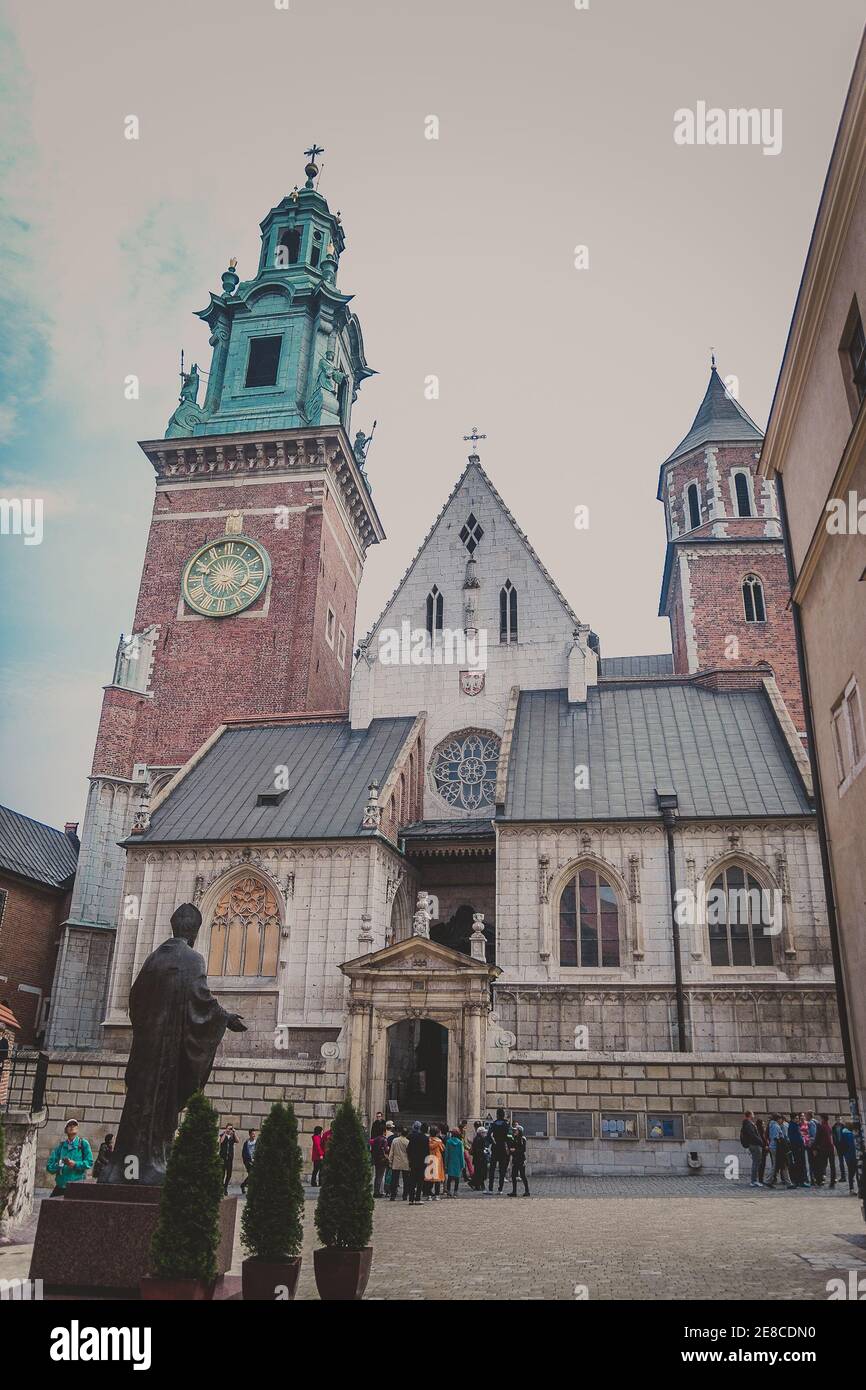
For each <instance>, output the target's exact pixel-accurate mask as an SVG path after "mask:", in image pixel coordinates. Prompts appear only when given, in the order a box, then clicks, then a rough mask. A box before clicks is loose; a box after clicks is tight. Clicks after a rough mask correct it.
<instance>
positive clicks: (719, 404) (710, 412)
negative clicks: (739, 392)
mask: <svg viewBox="0 0 866 1390" xmlns="http://www.w3.org/2000/svg"><path fill="white" fill-rule="evenodd" d="M763 437H764V436H763V434H762V433H761V431H760V430H759V429H758V426H757V425H756V424H755V422H754V420H753V419H752V418H751V416H749V415H747V414H746V412H745V410H743V407H742V406H741V405H740V403H739V402H738V401H735V400H734V398H733V396H729V395H728V393H727V391H726V390H725V383H724V382H723V381H722V379H721V377H720V376H719V374H718V372H717V371H716V369H715V367H713V369H712V371H711V372H710V380H709V385H708V386H707V389H706V392H705V394H704V399H703V400H702V401H701V404H700V406H699V407H698V413H697V415H696V416H695V418H694V420H693V421H692V425H691V429H690V430H689V432H688V434H687V435H686V437H685V439H682V440H681V441H680V443H679V444H678V445H677V447H676V448H675V449H674V451H673V453H672V454H668V457H667V458H666V459H665V463H672V462H673V460H674V459H677V458H681V457H682V455H683V454H688V453H691V451H692V449H698V448H700V446H701V445H702V444H727V443H751V442H752V441H755V442H759V441H760V440H762V439H763ZM662 467H664V464H662Z"/></svg>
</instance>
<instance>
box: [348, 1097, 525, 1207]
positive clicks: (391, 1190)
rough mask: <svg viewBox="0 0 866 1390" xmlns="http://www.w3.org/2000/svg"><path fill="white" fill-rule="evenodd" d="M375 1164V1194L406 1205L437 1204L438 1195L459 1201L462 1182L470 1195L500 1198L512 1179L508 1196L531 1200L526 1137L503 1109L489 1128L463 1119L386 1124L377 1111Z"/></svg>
mask: <svg viewBox="0 0 866 1390" xmlns="http://www.w3.org/2000/svg"><path fill="white" fill-rule="evenodd" d="M370 1157H371V1159H372V1163H373V1196H374V1197H387V1198H389V1199H390V1200H391V1201H392V1202H396V1200H397V1198H398V1196H399V1197H401V1199H402V1201H404V1202H408V1203H409V1205H410V1206H416V1207H417V1206H420V1205H421V1203H422V1202H438V1201H439V1198H440V1197H446V1198H447V1197H451V1198H453V1197H459V1195H460V1184H461V1182H462V1183H463V1184H464V1187H468V1188H469V1189H470V1190H471V1191H473V1192H485V1193H487V1194H488V1195H491V1194H492V1193H493V1190H494V1187H496V1191H497V1193H498V1195H499V1196H500V1197H501V1196H502V1195H503V1192H504V1188H505V1183H506V1179H507V1178H509V1177H510V1179H511V1191H510V1192H509V1193H507V1196H509V1197H516V1196H517V1184H518V1182H519V1183H520V1184H521V1186H522V1189H523V1190H522V1194H521V1195H522V1196H524V1197H528V1196H529V1181H528V1179H527V1176H526V1135H525V1134H524V1132H523V1127H522V1126H521V1125H519V1124H510V1123H509V1122H508V1120H507V1119H506V1118H505V1111H504V1110H502V1109H499V1110H497V1112H496V1119H495V1120H493V1121H492V1122H491V1123H490V1125H484V1124H483V1123H482V1122H481V1120H476V1121H475V1122H474V1124H473V1126H472V1131H471V1133H470V1130H469V1121H468V1120H461V1121H460V1123H459V1124H457V1125H455V1126H454V1128H449V1127H448V1126H447V1125H444V1124H427V1123H425V1122H424V1121H423V1120H416V1121H415V1122H414V1124H413V1125H412V1127H411V1129H408V1128H407V1127H406V1126H405V1125H396V1124H395V1123H394V1121H393V1120H386V1119H385V1118H384V1116H383V1115H382V1113H381V1111H380V1112H379V1114H377V1116H376V1118H375V1120H374V1121H373V1124H372V1127H371V1129H370Z"/></svg>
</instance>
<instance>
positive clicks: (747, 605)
mask: <svg viewBox="0 0 866 1390" xmlns="http://www.w3.org/2000/svg"><path fill="white" fill-rule="evenodd" d="M743 612H744V613H745V615H746V622H747V623H765V622H766V621H767V610H766V608H765V607H764V586H763V584H762V583H761V581H760V579H759V578H758V576H757V575H756V574H747V575H746V577H745V579H744V580H743Z"/></svg>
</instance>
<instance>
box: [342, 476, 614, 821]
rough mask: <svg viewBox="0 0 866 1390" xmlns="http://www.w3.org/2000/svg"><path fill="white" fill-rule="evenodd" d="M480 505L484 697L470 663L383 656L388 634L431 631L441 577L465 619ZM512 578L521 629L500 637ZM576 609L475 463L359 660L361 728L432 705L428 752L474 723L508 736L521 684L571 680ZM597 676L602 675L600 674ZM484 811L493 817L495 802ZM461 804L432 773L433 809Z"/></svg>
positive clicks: (455, 612) (446, 616)
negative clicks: (467, 688)
mask: <svg viewBox="0 0 866 1390" xmlns="http://www.w3.org/2000/svg"><path fill="white" fill-rule="evenodd" d="M470 513H471V514H472V515H473V516H474V517H475V518H476V520H477V521H478V522H479V523H480V525H481V527H482V528H483V531H484V535H483V537H482V539H481V541H480V543H479V545H478V547H477V549H476V550H475V551H474V559H475V568H476V575H477V579H478V583H479V586H480V587H479V589H478V590H477V591H476V592H477V624H478V628H479V630H484V631H486V634H487V669H486V672H485V677H484V688H483V690H482V691H481V692H480V693H479V694H476V695H469V694H465V693H464V692H463V690H462V689H461V683H460V670H461V664H462V665H463V666H464V668H465V666H466V663H459V662H458V663H456V664H447V665H440V666H435V665H432V664H431V665H412V664H406V665H403V664H395V665H392V664H385V663H383V662H381V661H380V660H379V659H378V658H379V652H380V634H381V633H382V632H383V631H384V630H386V629H388V630H394V631H397V632H400V630H401V624H402V623H403V622H408V623H409V625H410V628H411V629H418V628H420V629H422V630H423V629H425V627H426V612H427V607H426V605H427V595H428V594H429V593H430V592H431V590H432V588H433V586H434V585H436V587H437V589H438V590H439V592H440V593H441V594H442V596H443V625H444V627H445V628H446V629H452V630H455V629H462V628H463V626H464V591H463V584H464V580H465V577H466V564H467V561H468V559H469V552H468V551H467V550H466V547H465V545H464V544H463V542H462V541H461V539H460V531H461V529H462V527H463V525H464V524H465V522H466V521H467V518H468V517H469V515H470ZM506 580H510V581H511V583H512V585H513V586H514V588H515V589H516V590H517V602H518V637H519V641H518V642H516V643H512V644H500V641H499V592H500V589H501V588H502V586H503V585H504V584H505V582H506ZM575 627H576V621H575V616H574V614H573V613H572V612H571V610H570V609H569V607H568V605H567V604H566V602H565V600H564V599H563V597H562V595H561V594H560V593H559V592H558V591H557V588H556V586H555V584H554V583H553V580H552V579H551V577H550V575H548V574H547V572H546V571H545V570H544V568H543V566H542V564H541V562H540V561H539V560H538V558H537V557H536V556H535V555H534V553H533V552H532V550H531V549H530V547H529V546H528V545H527V543H526V541H525V540H524V539H523V537H522V535H521V533H520V531H519V530H518V529H517V527H516V524H515V522H514V521H513V519H512V518H511V516H510V515H509V513H508V511H507V509H506V508H505V506H504V505H503V503H502V501H501V500H500V499H499V498H498V496H497V495H496V493H495V492H494V491H493V490H492V489H491V487H490V486H489V484H488V482H487V480H486V478H485V476H484V475H483V473H482V472H481V471H480V469H477V468H474V467H470V468H469V469H468V470H467V472H466V475H465V476H464V478H463V480H462V482H461V484H460V486H459V487H458V488H457V490H456V492H455V493H454V495H453V497H452V498H451V500H450V501H449V503H448V505H447V506H446V508H445V510H444V512H443V514H442V516H441V517H440V519H439V521H438V523H437V524H436V526H435V527H434V529H433V531H432V532H431V534H430V536H429V537H428V539H427V541H426V542H425V544H424V545H423V547H422V549H421V551H420V553H419V554H418V556H417V558H416V560H415V562H414V564H413V565H412V567H411V569H410V570H409V573H408V574H407V575H406V578H405V579H404V580H403V582H402V584H401V585H400V587H399V588H398V590H397V592H396V593H395V594H394V596H393V598H392V599H391V600H390V601H389V603H388V605H387V607H386V608H385V611H384V612H383V614H382V616H381V618H380V619H379V622H378V623H377V625H376V627H374V629H373V630H372V633H371V634H370V637H369V643H368V645H367V647H366V656H367V658H369V660H367V659H365V657H364V656H362V657H361V659H360V660H359V661H358V663H357V664H356V667H355V671H354V674H353V678H352V695H351V719H352V724H353V727H356V728H359V727H366V726H367V724H369V722H370V720H371V719H376V718H382V717H384V716H391V715H405V714H416V713H418V712H419V711H420V710H426V711H427V728H426V733H425V745H426V750H427V757H428V760H429V759H430V757H432V754H433V751H434V750H435V748H436V746H437V745H438V744H439V743H440V742H441V741H442V740H443V739H444V738H446V737H447V736H448V735H449V734H452V733H455V732H457V731H458V730H460V729H464V728H479V729H485V730H490V731H491V732H492V733H495V734H497V735H499V736H500V737H501V735H502V732H503V728H504V725H505V714H506V710H507V707H508V698H509V693H510V691H511V688H512V686H515V685H517V686H520V687H522V688H524V689H529V690H556V689H564V688H566V687H567V686H568V684H569V654H570V652H571V650H572V647H573V645H574V629H575ZM590 678H591V679H592V678H594V673H591V676H590ZM479 814H483V815H487V816H489V815H490V814H491V811H490V809H489V808H488V809H487V810H485V811H482V812H480V813H479ZM454 815H455V812H454V810H453V808H452V807H449V806H448V805H447V804H446V803H445V802H443V801H442V800H441V798H440V797H439V796H438V795H437V794H436V792H435V790H434V789H433V787H432V785H431V782H430V778H429V775H428V777H427V780H426V786H425V799H424V816H425V818H428V819H433V818H439V819H441V818H443V817H444V818H448V819H450V818H453V817H454Z"/></svg>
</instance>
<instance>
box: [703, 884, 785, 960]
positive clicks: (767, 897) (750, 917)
mask: <svg viewBox="0 0 866 1390" xmlns="http://www.w3.org/2000/svg"><path fill="white" fill-rule="evenodd" d="M771 905H772V896H771V894H769V893H768V892H767V891H766V890H762V888H761V885H760V883H758V881H757V879H754V878H752V875H751V874H747V873H745V872H744V871H743V869H741V868H740V866H739V865H737V864H733V865H731V867H730V868H728V869H725V871H724V873H721V874H719V876H718V878H717V879H716V880H715V882H714V883H713V886H712V888H711V889H710V891H709V893H708V894H707V904H706V912H707V927H708V930H709V934H710V962H711V964H712V965H729V966H736V965H745V966H752V965H772V964H773V933H774V931H775V930H777V928H776V927H775V926H774V923H773V920H772V910H771Z"/></svg>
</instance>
